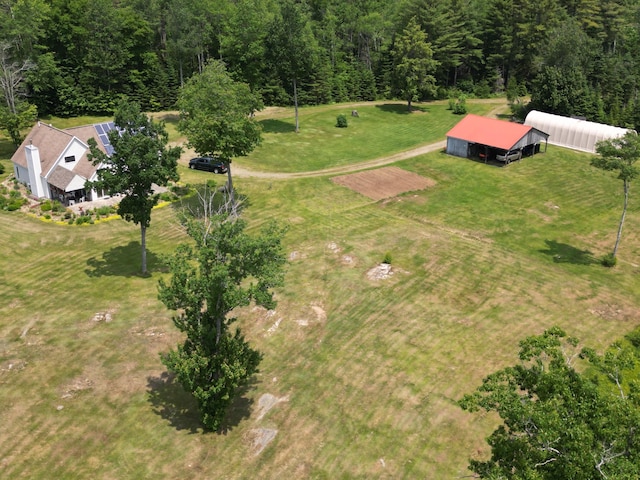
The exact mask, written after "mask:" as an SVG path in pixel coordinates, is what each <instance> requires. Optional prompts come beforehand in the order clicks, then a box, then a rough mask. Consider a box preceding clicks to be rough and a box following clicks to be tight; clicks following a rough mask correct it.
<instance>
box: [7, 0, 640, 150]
mask: <svg viewBox="0 0 640 480" xmlns="http://www.w3.org/2000/svg"><path fill="white" fill-rule="evenodd" d="M639 18H640V15H639V13H638V5H636V3H635V2H620V1H612V0H607V1H606V2H596V1H594V0H584V1H580V2H568V1H562V2H557V1H555V0H540V1H538V2H533V1H531V0H483V1H472V0H440V1H437V2H436V1H433V0H401V1H392V0H362V1H358V2H344V0H322V1H316V0H314V1H308V2H300V1H294V0H236V1H233V2H229V1H214V2H206V1H205V2H191V1H187V0H175V1H172V2H167V1H122V2H112V1H110V0H96V1H93V2H88V1H86V0H48V1H44V0H30V1H28V2H26V1H15V0H11V1H9V2H8V3H7V5H6V8H3V9H0V25H1V26H2V28H1V29H0V42H6V44H9V45H11V46H12V47H11V49H12V56H13V57H14V58H13V60H15V61H16V62H17V64H18V65H21V64H22V62H28V63H29V64H31V65H34V66H35V68H31V69H29V70H28V71H27V72H26V73H25V78H24V82H23V83H24V84H25V86H26V87H27V89H26V90H25V93H28V101H29V103H30V104H31V105H35V106H36V107H37V111H38V114H39V115H40V116H42V115H50V114H55V115H60V116H69V115H78V114H85V113H101V114H111V113H112V112H113V111H114V110H115V108H116V107H117V105H118V102H119V101H120V100H121V99H123V98H128V99H130V100H131V101H134V102H136V103H138V104H140V105H141V107H142V109H144V110H145V111H149V110H159V109H172V108H174V107H175V102H176V99H177V97H178V93H179V91H180V89H181V87H182V86H183V85H184V83H185V82H186V81H188V79H190V78H192V77H193V76H194V75H198V74H200V73H201V72H202V71H203V69H204V66H205V64H206V62H207V61H208V60H211V59H221V60H223V61H224V62H225V65H226V67H227V68H228V70H229V72H231V74H232V76H233V78H234V79H235V80H237V81H241V82H246V83H247V84H248V85H249V87H250V89H251V91H252V92H255V93H259V94H261V95H262V96H263V98H264V99H265V102H266V103H267V104H269V105H290V104H291V103H296V104H300V105H302V104H318V103H331V102H342V101H360V100H373V99H376V98H380V97H381V96H382V97H384V98H398V97H399V98H402V99H405V100H406V99H407V98H408V95H409V93H408V91H407V90H412V88H411V86H410V85H403V84H402V82H401V81H400V79H399V76H398V75H397V73H398V71H397V69H396V67H397V66H398V64H399V62H398V61H397V56H396V55H395V53H396V52H397V49H398V46H399V42H398V41H399V40H401V39H402V37H404V36H405V34H406V32H405V29H406V27H407V26H408V25H409V22H410V21H411V20H412V19H415V25H416V26H417V27H418V30H419V31H420V32H421V33H422V34H423V35H424V36H425V37H426V39H427V42H428V43H429V45H430V49H431V52H430V53H429V55H428V56H424V55H421V54H417V55H416V56H415V58H416V60H421V59H427V58H428V59H430V60H432V61H433V62H434V63H433V64H432V66H433V68H431V69H430V72H429V74H430V75H431V76H432V77H433V83H434V86H436V87H437V91H436V90H435V89H433V88H426V89H425V90H424V91H418V92H417V93H416V95H417V97H416V98H417V99H418V100H426V99H432V98H434V97H436V98H447V94H446V93H444V94H443V93H442V92H447V91H449V90H450V89H457V90H460V91H463V92H465V93H468V94H470V95H471V94H473V95H475V96H477V97H487V96H488V95H490V94H493V93H502V92H504V91H505V88H507V87H508V85H507V83H509V82H511V81H512V79H516V78H517V79H518V83H519V84H521V85H524V86H526V88H527V89H528V90H529V91H531V93H532V97H533V99H534V101H535V102H539V105H540V106H539V107H537V108H542V106H543V105H545V106H549V107H554V106H555V107H556V108H558V110H554V113H562V112H564V111H566V112H569V114H576V115H584V116H586V117H587V118H588V119H589V120H595V121H601V122H608V123H612V124H616V125H626V124H629V125H632V126H635V127H639V126H640V113H638V112H640V108H638V100H637V95H636V94H635V92H636V90H637V85H638V84H640V80H639V78H640V74H639V73H638V72H640V68H639V67H638V66H639V65H640V36H639V35H637V31H638V25H639V20H638V19H639ZM400 43H402V42H401V41H400ZM403 56H404V57H407V55H403ZM394 57H395V58H394ZM394 60H395V62H394ZM417 63H419V62H414V65H413V66H412V67H411V68H408V70H410V69H413V67H415V66H416V64H417ZM548 68H550V69H554V70H555V71H557V72H558V73H559V77H558V78H555V75H554V74H549V73H548V72H545V70H546V69H548ZM402 75H405V76H406V72H405V73H404V74H402ZM539 75H542V77H539ZM536 78H538V81H536ZM507 89H508V88H507ZM546 93H552V94H553V93H555V96H547V95H546ZM511 94H512V91H510V92H509V95H510V96H511ZM547 100H548V102H547ZM2 103H3V104H4V103H6V102H2ZM547 103H548V104H547ZM12 112H13V111H12ZM15 113H16V112H14V114H15ZM9 120H14V121H15V120H16V119H9ZM7 125H9V124H8V123H7ZM12 130H13V134H12V137H14V141H16V140H15V139H17V138H18V135H15V134H17V133H18V132H19V130H20V129H18V128H14V127H12Z"/></svg>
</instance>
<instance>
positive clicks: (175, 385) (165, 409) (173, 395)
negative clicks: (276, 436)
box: [147, 372, 255, 435]
mask: <svg viewBox="0 0 640 480" xmlns="http://www.w3.org/2000/svg"><path fill="white" fill-rule="evenodd" d="M147 386H148V390H147V391H148V394H149V403H150V404H151V406H152V408H153V411H154V413H156V414H158V415H160V416H161V417H162V418H164V419H165V420H167V421H168V422H169V424H170V425H171V426H173V427H174V428H176V429H177V430H188V431H189V433H199V432H202V433H204V432H206V431H207V430H206V429H205V428H204V427H203V425H202V423H201V422H200V412H199V411H198V403H197V402H196V400H195V398H193V396H192V395H191V394H189V393H187V392H186V391H185V390H184V388H182V385H180V383H179V382H178V381H177V380H176V378H175V375H173V374H172V373H169V372H164V373H162V374H161V375H160V376H159V377H148V378H147ZM253 388H255V382H251V383H250V384H249V385H247V386H245V387H242V388H239V389H238V390H237V392H236V397H235V399H234V400H233V402H232V403H231V406H230V407H229V410H228V411H227V414H226V416H225V418H224V421H223V422H222V426H221V427H220V429H219V430H218V431H217V432H216V433H218V434H221V435H226V434H227V433H228V432H230V431H231V430H233V428H234V427H237V426H238V425H239V424H240V422H241V421H242V420H243V419H246V418H249V416H250V415H251V407H252V405H253V399H250V398H247V397H246V396H245V395H246V394H247V392H248V391H249V390H251V389H253Z"/></svg>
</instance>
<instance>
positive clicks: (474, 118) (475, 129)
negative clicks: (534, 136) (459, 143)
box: [447, 113, 534, 150]
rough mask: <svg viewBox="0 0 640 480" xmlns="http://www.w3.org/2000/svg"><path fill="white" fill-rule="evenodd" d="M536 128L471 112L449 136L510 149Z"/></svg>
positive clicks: (448, 133)
mask: <svg viewBox="0 0 640 480" xmlns="http://www.w3.org/2000/svg"><path fill="white" fill-rule="evenodd" d="M532 129H534V128H533V127H531V126H529V125H522V124H520V123H514V122H505V121H503V120H496V119H494V118H488V117H481V116H479V115H474V114H472V113H470V114H469V115H467V116H466V117H464V118H463V119H462V120H460V121H459V122H458V124H457V125H456V126H455V127H453V128H452V129H451V130H449V132H447V137H452V138H457V139H460V140H466V141H467V142H471V143H480V144H482V145H487V146H489V147H495V148H500V149H503V150H509V149H510V148H511V147H512V146H513V145H515V144H516V143H518V141H519V140H520V139H522V138H523V137H524V136H525V135H527V134H528V133H529V131H531V130H532Z"/></svg>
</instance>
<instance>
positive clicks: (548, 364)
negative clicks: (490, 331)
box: [460, 328, 640, 480]
mask: <svg viewBox="0 0 640 480" xmlns="http://www.w3.org/2000/svg"><path fill="white" fill-rule="evenodd" d="M577 345H578V341H577V340H576V339H574V338H570V337H568V336H567V335H566V334H565V332H563V331H562V330H560V329H558V328H553V329H550V330H547V331H545V332H544V334H543V335H540V336H533V337H529V338H527V339H525V340H524V341H522V342H521V343H520V360H521V362H520V363H519V364H517V365H514V366H512V367H507V368H504V369H502V370H500V371H498V372H495V373H493V374H491V375H489V376H488V377H487V378H485V379H484V380H483V384H482V385H481V386H480V387H479V388H478V390H477V391H476V392H475V393H473V394H471V395H466V396H465V397H464V398H463V399H462V400H461V401H460V405H461V406H462V408H463V409H465V410H468V411H470V412H475V411H477V410H480V409H481V410H486V411H490V412H496V413H498V415H499V416H500V418H501V419H502V422H503V423H502V424H501V425H500V426H498V428H497V429H496V430H495V431H494V432H493V433H492V434H491V436H490V437H489V438H488V442H489V445H490V446H491V458H490V459H488V460H485V461H481V460H472V461H471V465H470V469H471V470H472V471H473V472H474V473H476V474H477V475H479V477H480V478H487V479H497V478H504V479H514V480H515V479H522V480H524V479H539V480H547V479H548V480H552V479H553V480H555V479H565V478H576V479H577V478H583V479H596V478H629V479H630V478H637V477H638V475H640V442H638V440H637V437H636V432H637V431H638V428H640V409H639V406H638V403H637V396H636V395H635V393H634V394H633V395H627V393H626V391H627V390H628V389H629V387H628V386H627V387H626V388H625V386H624V378H623V375H624V373H625V372H629V371H631V369H632V368H633V365H634V363H635V360H634V356H633V355H632V354H631V353H630V352H629V351H628V350H626V349H625V348H622V347H621V346H620V345H613V346H612V347H611V348H609V349H608V350H607V351H606V352H605V354H604V355H603V356H600V355H597V354H596V353H595V352H594V351H593V350H590V349H583V350H582V352H580V351H579V350H578V349H577ZM579 354H580V356H581V357H582V358H585V359H588V360H589V364H590V366H591V370H590V372H593V373H590V374H583V373H579V372H578V371H577V370H576V369H575V368H574V363H575V362H576V361H577V358H578V355H579ZM631 391H632V392H635V388H634V387H631Z"/></svg>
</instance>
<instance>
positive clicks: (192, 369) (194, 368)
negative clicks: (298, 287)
mask: <svg viewBox="0 0 640 480" xmlns="http://www.w3.org/2000/svg"><path fill="white" fill-rule="evenodd" d="M204 211H205V212H211V210H210V209H207V208H205V209H204ZM186 228H187V232H188V234H189V236H190V237H191V238H192V239H193V244H192V245H187V244H184V245H181V246H179V247H178V250H177V251H176V253H175V255H174V256H173V257H171V259H170V260H169V266H170V270H171V273H172V276H171V279H170V280H169V282H168V283H167V282H165V281H164V280H163V279H161V280H160V285H159V298H160V300H161V301H162V302H163V303H164V304H165V305H166V306H167V308H169V309H170V310H176V311H177V312H178V314H177V315H175V316H174V317H173V322H174V324H175V326H176V327H177V328H178V329H179V330H180V331H181V332H183V333H184V334H185V336H186V338H185V340H184V343H182V344H180V345H178V347H177V348H176V349H175V350H171V351H170V352H169V353H167V354H164V355H162V361H163V363H164V364H165V365H166V366H167V368H168V369H169V370H170V371H171V372H173V373H175V375H176V377H177V379H178V381H179V382H180V383H181V384H182V386H183V387H184V389H185V390H186V391H188V392H190V393H191V394H193V396H194V397H195V399H196V400H197V402H198V406H199V408H200V413H201V417H202V423H203V424H204V426H205V427H206V428H207V429H210V430H217V429H219V428H220V426H221V424H222V421H223V419H224V416H225V413H226V411H227V408H228V406H229V405H230V403H231V402H232V401H233V398H234V395H235V393H236V391H237V389H238V387H240V386H241V385H243V384H244V383H246V382H247V380H248V379H249V378H250V377H251V376H252V375H253V374H254V373H255V372H256V371H257V368H258V364H259V363H260V360H261V354H260V353H259V352H257V351H256V350H254V349H253V348H251V346H250V345H249V344H248V342H247V341H246V340H245V339H244V337H243V335H242V333H241V332H240V329H235V330H234V331H232V324H233V322H234V321H235V320H236V318H233V317H229V314H230V313H231V312H232V311H233V310H234V309H235V308H237V307H242V306H247V305H249V304H250V303H251V302H254V303H255V304H256V305H260V306H263V307H265V308H274V307H275V300H274V298H273V291H272V289H273V288H274V287H277V286H279V285H281V284H282V281H283V266H284V264H285V262H286V257H285V255H284V251H283V248H282V245H281V239H282V237H283V234H284V229H283V228H282V227H279V226H277V225H276V224H270V225H268V226H267V227H266V228H265V229H264V230H263V231H262V233H261V234H259V235H257V236H252V235H249V234H247V233H246V232H245V228H246V224H245V222H244V221H243V220H242V219H238V218H232V217H228V216H226V215H208V214H207V215H204V217H203V218H198V219H196V218H191V219H189V220H187V222H186Z"/></svg>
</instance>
